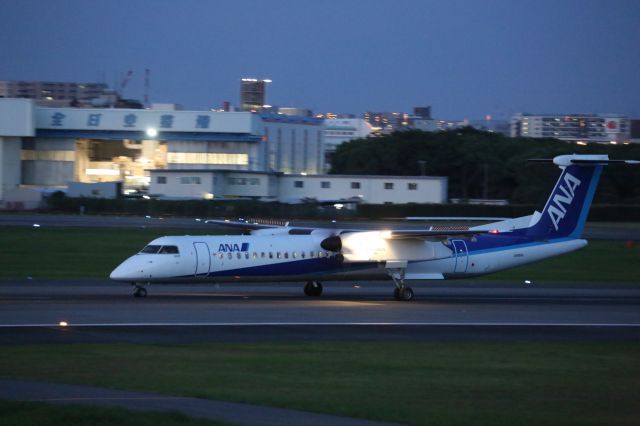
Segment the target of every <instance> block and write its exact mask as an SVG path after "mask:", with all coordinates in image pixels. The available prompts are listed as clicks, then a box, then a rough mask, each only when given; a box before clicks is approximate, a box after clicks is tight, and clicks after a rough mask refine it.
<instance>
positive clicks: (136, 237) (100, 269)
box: [0, 227, 193, 279]
mask: <svg viewBox="0 0 640 426" xmlns="http://www.w3.org/2000/svg"><path fill="white" fill-rule="evenodd" d="M190 232H191V233H192V234H193V231H188V230H184V229H180V230H176V229H150V228H146V229H141V228H124V229H108V228H20V227H4V228H0V247H1V249H0V250H1V251H0V278H26V277H33V278H53V279H68V278H102V279H107V278H108V277H109V273H110V272H111V271H112V270H113V269H114V268H115V267H116V266H118V265H119V264H120V263H121V262H122V261H123V260H125V259H126V258H127V257H129V256H131V255H133V254H135V253H137V252H138V251H139V250H140V249H141V248H143V247H144V246H145V245H146V244H147V243H148V242H149V241H151V240H153V239H154V238H157V237H161V236H164V235H185V234H189V233H190Z"/></svg>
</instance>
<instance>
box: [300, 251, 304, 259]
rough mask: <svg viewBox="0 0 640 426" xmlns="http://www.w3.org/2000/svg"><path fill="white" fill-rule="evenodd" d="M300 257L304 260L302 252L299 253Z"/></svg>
mask: <svg viewBox="0 0 640 426" xmlns="http://www.w3.org/2000/svg"><path fill="white" fill-rule="evenodd" d="M300 257H301V258H303V259H304V252H303V251H302V252H300Z"/></svg>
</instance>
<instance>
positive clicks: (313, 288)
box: [304, 281, 322, 296]
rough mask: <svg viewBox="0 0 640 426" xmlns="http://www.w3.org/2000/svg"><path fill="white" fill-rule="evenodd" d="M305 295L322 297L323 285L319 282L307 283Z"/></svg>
mask: <svg viewBox="0 0 640 426" xmlns="http://www.w3.org/2000/svg"><path fill="white" fill-rule="evenodd" d="M304 294H306V295H307V296H320V295H321V294H322V284H320V283H319V282H318V281H307V283H306V284H305V285H304Z"/></svg>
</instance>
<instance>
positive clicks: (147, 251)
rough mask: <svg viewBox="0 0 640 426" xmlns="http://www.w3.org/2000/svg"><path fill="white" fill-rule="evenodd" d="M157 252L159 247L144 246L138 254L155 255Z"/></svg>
mask: <svg viewBox="0 0 640 426" xmlns="http://www.w3.org/2000/svg"><path fill="white" fill-rule="evenodd" d="M158 250H160V246H146V247H145V248H143V249H142V250H140V253H144V254H156V253H158Z"/></svg>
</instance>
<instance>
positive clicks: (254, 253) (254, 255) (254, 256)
mask: <svg viewBox="0 0 640 426" xmlns="http://www.w3.org/2000/svg"><path fill="white" fill-rule="evenodd" d="M253 258H254V259H257V258H258V253H256V252H255V251H254V252H253Z"/></svg>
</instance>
